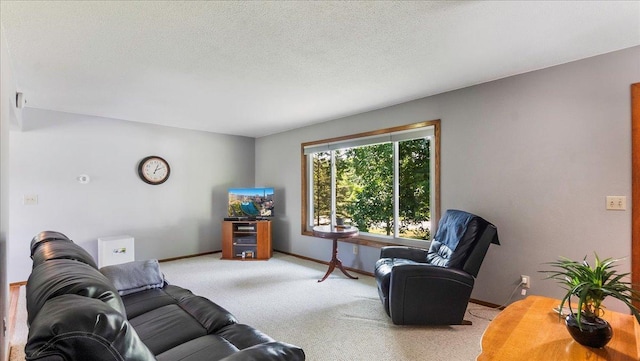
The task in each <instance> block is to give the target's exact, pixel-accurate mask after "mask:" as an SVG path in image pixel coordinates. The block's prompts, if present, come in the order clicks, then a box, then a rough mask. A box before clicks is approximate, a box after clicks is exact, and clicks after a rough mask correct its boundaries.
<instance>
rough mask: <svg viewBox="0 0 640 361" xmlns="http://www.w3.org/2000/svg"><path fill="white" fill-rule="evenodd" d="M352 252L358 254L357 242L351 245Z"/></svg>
mask: <svg viewBox="0 0 640 361" xmlns="http://www.w3.org/2000/svg"><path fill="white" fill-rule="evenodd" d="M353 254H358V245H357V244H354V245H353Z"/></svg>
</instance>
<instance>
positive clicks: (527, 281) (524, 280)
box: [520, 275, 531, 289]
mask: <svg viewBox="0 0 640 361" xmlns="http://www.w3.org/2000/svg"><path fill="white" fill-rule="evenodd" d="M520 284H521V285H522V288H524V289H527V288H531V277H529V276H527V275H522V276H520Z"/></svg>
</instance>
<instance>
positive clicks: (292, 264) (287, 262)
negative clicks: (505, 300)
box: [11, 252, 499, 361]
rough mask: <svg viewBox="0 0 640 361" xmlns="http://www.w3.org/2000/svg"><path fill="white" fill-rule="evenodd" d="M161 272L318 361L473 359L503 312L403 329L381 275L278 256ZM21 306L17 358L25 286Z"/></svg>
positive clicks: (197, 263) (484, 311) (479, 310)
mask: <svg viewBox="0 0 640 361" xmlns="http://www.w3.org/2000/svg"><path fill="white" fill-rule="evenodd" d="M160 267H161V270H162V272H163V273H164V274H165V276H166V278H167V280H168V281H169V282H170V283H172V284H175V285H178V286H181V287H184V288H188V289H190V290H191V291H193V293H195V294H198V295H201V296H204V297H207V298H209V299H211V300H212V301H213V302H215V303H217V304H219V305H221V306H222V307H224V308H226V309H227V310H229V311H230V312H231V313H233V314H234V315H235V316H236V318H237V319H238V320H239V321H240V322H241V323H246V324H249V325H251V326H253V327H255V328H257V329H259V330H261V331H263V332H265V333H266V334H268V335H269V336H271V337H273V338H275V339H276V340H279V341H284V342H288V343H292V344H295V345H298V346H300V347H302V348H303V349H304V351H305V353H306V355H307V360H310V361H343V360H344V361H357V360H362V361H375V360H394V361H402V360H451V361H458V360H459V361H472V360H475V359H476V357H477V355H478V354H479V353H480V351H481V350H480V340H481V337H482V334H483V332H484V330H485V328H486V327H487V325H488V323H489V321H490V320H491V319H492V318H493V317H495V316H496V315H497V314H498V312H499V311H497V310H494V309H491V308H488V307H484V306H480V305H476V304H469V307H468V310H467V317H465V319H467V320H469V321H472V322H473V325H471V326H438V327H433V326H426V327H425V326H421V327H416V326H396V325H394V324H393V323H392V322H391V320H390V318H389V317H388V316H387V315H386V313H385V312H384V309H383V307H382V304H381V303H380V300H379V299H378V294H377V290H376V285H375V279H374V278H373V277H370V276H363V275H359V279H358V280H351V279H348V278H346V277H344V275H342V273H341V272H340V271H339V270H336V271H334V273H333V274H332V275H330V276H329V278H327V279H326V280H325V281H324V282H321V283H318V282H317V280H318V279H320V278H321V277H322V276H323V275H324V273H325V272H326V270H327V266H326V265H323V264H319V263H316V262H311V261H307V260H303V259H300V258H297V257H293V256H289V255H285V254H282V253H277V252H276V253H274V257H273V258H271V259H270V260H268V261H230V260H221V259H220V254H219V253H218V254H212V255H206V256H200V257H194V258H188V259H182V260H177V261H171V262H163V263H161V264H160ZM18 307H19V308H20V310H19V312H18V313H19V314H18V318H17V322H16V332H15V333H14V337H13V338H12V344H13V347H12V357H11V361H17V360H23V359H24V352H23V351H22V349H23V348H24V344H25V342H26V332H25V331H24V330H25V329H26V321H25V320H26V310H25V304H24V287H23V288H22V290H21V294H20V299H19V301H18ZM14 356H15V358H14Z"/></svg>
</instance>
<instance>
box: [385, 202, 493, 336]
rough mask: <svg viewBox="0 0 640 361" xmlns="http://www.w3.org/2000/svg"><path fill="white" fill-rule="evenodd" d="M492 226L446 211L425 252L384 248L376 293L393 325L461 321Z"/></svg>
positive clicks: (463, 322)
mask: <svg viewBox="0 0 640 361" xmlns="http://www.w3.org/2000/svg"><path fill="white" fill-rule="evenodd" d="M491 243H494V244H497V245H499V244H500V242H499V241H498V231H497V229H496V227H495V226H494V225H493V224H491V223H489V222H487V221H486V220H484V219H483V218H482V217H479V216H476V215H474V214H471V213H468V212H464V211H459V210H448V211H446V212H445V214H444V215H443V217H442V218H441V219H440V222H439V223H438V230H437V232H436V235H435V237H434V239H433V241H432V242H431V246H430V247H429V250H425V249H420V248H412V247H401V246H390V247H383V248H382V249H381V251H380V259H379V260H378V261H377V262H376V266H375V277H376V281H377V284H378V295H379V296H380V300H381V301H382V304H383V305H384V308H385V311H386V312H387V314H388V315H389V316H390V317H391V320H392V321H393V323H394V324H396V325H460V324H470V322H468V321H464V314H465V311H466V309H467V304H468V303H469V298H470V297H471V291H472V290H473V285H474V282H475V277H477V276H478V272H479V271H480V265H481V264H482V261H483V259H484V256H485V255H486V253H487V250H488V249H489V244H491Z"/></svg>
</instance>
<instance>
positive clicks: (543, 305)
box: [476, 296, 640, 361]
mask: <svg viewBox="0 0 640 361" xmlns="http://www.w3.org/2000/svg"><path fill="white" fill-rule="evenodd" d="M558 305H560V300H556V299H553V298H547V297H540V296H529V297H527V298H525V299H524V300H520V301H517V302H514V303H512V304H511V305H509V306H508V307H507V308H505V309H504V310H503V311H502V312H500V314H499V315H498V316H496V318H495V319H494V320H493V321H491V323H490V324H489V326H488V327H487V329H486V330H485V332H484V335H483V336H482V353H481V354H480V356H478V358H477V360H476V361H495V360H528V361H536V360H540V361H548V360H563V361H585V360H589V361H605V360H607V361H632V360H633V361H637V360H639V358H638V357H639V356H640V355H639V354H638V353H640V350H639V346H638V343H639V342H640V325H638V323H637V322H636V320H635V318H634V317H633V316H631V315H625V314H622V313H619V312H614V311H607V312H606V313H605V314H604V316H603V317H602V318H604V319H606V320H607V321H609V323H610V324H611V327H612V328H613V337H612V338H611V341H609V343H608V344H607V345H606V346H605V347H604V348H601V349H596V348H590V347H586V346H582V345H581V344H579V343H577V342H576V341H574V340H573V338H572V337H571V335H570V334H569V331H567V328H566V326H565V323H564V319H561V318H559V317H558V314H557V313H556V312H554V311H553V308H554V307H557V306H558Z"/></svg>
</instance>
